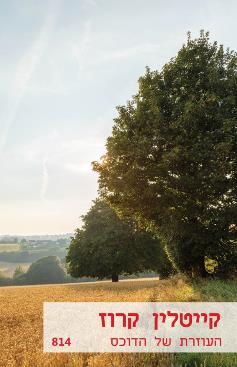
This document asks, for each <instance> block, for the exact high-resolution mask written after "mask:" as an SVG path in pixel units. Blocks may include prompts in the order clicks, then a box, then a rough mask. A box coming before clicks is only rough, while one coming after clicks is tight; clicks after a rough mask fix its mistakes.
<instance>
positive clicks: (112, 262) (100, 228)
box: [66, 199, 172, 281]
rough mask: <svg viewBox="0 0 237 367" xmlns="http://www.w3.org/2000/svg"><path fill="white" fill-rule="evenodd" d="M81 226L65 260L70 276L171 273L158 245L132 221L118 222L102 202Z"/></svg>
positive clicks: (116, 276)
mask: <svg viewBox="0 0 237 367" xmlns="http://www.w3.org/2000/svg"><path fill="white" fill-rule="evenodd" d="M83 223H84V224H83V227H82V228H81V229H77V230H76V233H75V236H74V238H73V239H72V241H71V244H70V247H69V251H68V255H67V257H66V261H67V264H68V272H69V273H70V274H71V275H72V276H73V277H82V276H89V277H96V278H99V279H103V278H112V281H118V276H119V275H120V274H123V273H128V274H132V273H136V272H138V271H145V270H156V271H157V272H159V273H160V275H161V276H167V275H169V273H170V272H171V269H172V267H171V264H170V262H169V261H168V259H167V257H166V255H165V253H164V251H163V249H162V247H161V246H160V244H159V242H158V241H157V240H155V239H153V238H152V237H151V235H149V234H147V233H145V232H144V231H141V230H137V228H136V226H134V223H133V222H132V221H129V220H126V221H122V220H121V219H119V217H118V216H117V214H116V213H115V211H114V210H113V209H111V208H110V207H109V206H108V205H107V204H106V203H105V202H104V201H103V200H100V199H97V200H96V201H95V202H94V204H93V206H92V207H91V209H90V210H89V212H88V213H87V214H86V215H85V216H83Z"/></svg>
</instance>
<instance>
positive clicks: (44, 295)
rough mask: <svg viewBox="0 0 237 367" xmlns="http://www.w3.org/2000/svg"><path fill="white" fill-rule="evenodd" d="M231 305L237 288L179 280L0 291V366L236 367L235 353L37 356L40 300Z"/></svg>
mask: <svg viewBox="0 0 237 367" xmlns="http://www.w3.org/2000/svg"><path fill="white" fill-rule="evenodd" d="M200 300H205V301H208V300H209V301H210V300H211V301H214V300H217V301H220V300H226V301H236V300H237V283H236V281H229V282H228V283H224V282H221V281H205V282H202V283H196V284H194V283H190V282H189V281H187V280H185V279H184V278H174V279H171V280H162V281H159V280H157V279H147V280H143V281H130V280H129V281H121V282H119V283H111V282H98V283H91V284H89V283H86V284H73V285H72V284H68V285H45V286H42V285H41V286H25V287H3V288H0V310H1V313H0V320H1V327H0V366H1V367H13V366H14V367H48V366H52V367H54V366H55V367H56V366H57V367H76V366H78V367H107V366H108V367H120V366H121V367H142V366H147V367H172V366H173V367H176V366H177V367H181V366H183V367H185V366H186V367H192V366H193V367H198V366H200V367H201V366H203V367H204V366H205V367H208V366H209V367H216V366H221V367H223V366H226V367H227V366H237V356H236V355H235V354H214V355H211V354H199V355H198V354H196V355H195V354H181V355H177V354H176V355H171V354H159V353H157V354H154V353H153V354H130V353H128V354H121V353H120V354H109V353H102V354H79V353H71V354H67V353H43V351H42V348H43V345H42V337H43V334H42V333H43V322H42V321H43V320H42V309H43V302H44V301H57V302H59V301H72V302H75V301H200Z"/></svg>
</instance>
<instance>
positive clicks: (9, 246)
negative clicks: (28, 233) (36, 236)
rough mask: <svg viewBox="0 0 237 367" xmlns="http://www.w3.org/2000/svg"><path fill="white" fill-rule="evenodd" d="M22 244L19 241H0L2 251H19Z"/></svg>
mask: <svg viewBox="0 0 237 367" xmlns="http://www.w3.org/2000/svg"><path fill="white" fill-rule="evenodd" d="M19 248H20V245H19V244H18V243H0V252H12V251H18V250H19Z"/></svg>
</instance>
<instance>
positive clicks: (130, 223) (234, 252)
mask: <svg viewBox="0 0 237 367" xmlns="http://www.w3.org/2000/svg"><path fill="white" fill-rule="evenodd" d="M236 99H237V54H236V52H234V51H230V50H229V49H226V50H225V49H224V47H223V46H222V45H219V44H218V43H217V42H211V41H210V39H209V34H208V33H205V32H204V31H201V32H200V36H199V37H198V38H197V39H192V38H191V35H190V34H188V38H187V41H186V42H185V44H184V45H183V46H182V48H181V49H180V50H179V52H178V54H177V55H176V57H174V58H172V59H171V60H170V61H169V62H168V63H166V64H165V65H164V66H163V68H162V70H161V71H157V70H155V71H151V70H150V69H149V68H147V69H146V72H145V75H143V76H142V77H140V79H139V88H138V92H137V94H136V95H135V96H133V98H132V99H131V100H130V101H128V102H127V104H126V105H125V106H119V107H117V112H118V114H117V117H116V118H115V119H114V124H113V130H112V134H111V135H110V136H109V137H108V139H107V143H106V153H105V155H104V156H103V157H102V158H101V160H100V161H98V162H93V169H94V170H95V171H96V172H98V173H99V199H98V200H97V201H95V203H94V204H93V206H92V208H91V209H90V211H89V212H88V214H87V215H86V216H85V217H84V218H83V220H84V225H83V227H82V229H78V230H77V231H76V233H75V236H74V238H73V239H72V242H71V245H70V248H69V253H68V256H67V263H68V269H69V272H70V273H71V274H72V275H75V276H77V275H78V274H80V275H82V274H86V275H91V274H93V276H98V277H99V278H104V277H108V276H111V277H112V278H113V279H114V280H116V279H117V276H118V274H120V273H121V272H135V271H137V270H140V269H145V268H146V269H154V268H156V269H157V270H158V271H159V272H160V273H161V274H162V272H163V271H164V274H165V275H168V274H170V273H172V272H174V271H176V272H183V273H186V274H187V275H188V276H193V277H196V276H201V277H204V276H206V275H208V267H207V265H206V264H207V262H208V261H210V260H211V261H212V262H213V263H214V264H215V266H214V267H213V269H214V270H213V273H214V275H215V276H217V277H230V276H232V275H233V274H234V273H235V272H236V265H237V103H236Z"/></svg>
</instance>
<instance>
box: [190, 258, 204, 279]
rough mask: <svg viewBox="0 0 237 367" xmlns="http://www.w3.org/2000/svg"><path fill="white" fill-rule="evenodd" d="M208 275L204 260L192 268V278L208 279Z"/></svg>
mask: <svg viewBox="0 0 237 367" xmlns="http://www.w3.org/2000/svg"><path fill="white" fill-rule="evenodd" d="M207 275H208V273H207V271H206V268H205V264H204V260H203V261H202V262H200V264H198V265H196V266H195V267H193V268H192V278H206V277H207Z"/></svg>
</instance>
